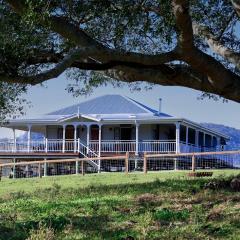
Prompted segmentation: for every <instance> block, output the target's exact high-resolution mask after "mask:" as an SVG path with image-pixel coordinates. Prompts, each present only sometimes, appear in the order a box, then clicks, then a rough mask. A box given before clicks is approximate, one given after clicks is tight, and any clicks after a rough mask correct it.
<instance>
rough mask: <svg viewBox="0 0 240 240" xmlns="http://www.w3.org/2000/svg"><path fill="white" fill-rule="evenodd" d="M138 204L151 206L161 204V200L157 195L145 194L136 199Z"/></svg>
mask: <svg viewBox="0 0 240 240" xmlns="http://www.w3.org/2000/svg"><path fill="white" fill-rule="evenodd" d="M135 201H136V202H137V203H138V204H151V203H156V202H159V201H160V199H159V197H158V196H157V195H155V194H151V193H144V194H141V195H138V196H136V197H135Z"/></svg>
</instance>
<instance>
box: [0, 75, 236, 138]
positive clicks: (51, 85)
mask: <svg viewBox="0 0 240 240" xmlns="http://www.w3.org/2000/svg"><path fill="white" fill-rule="evenodd" d="M67 83H68V81H67V79H66V78H65V76H64V75H62V76H60V77H58V78H56V79H53V80H49V81H48V82H47V83H46V84H45V86H34V87H31V88H30V89H29V91H28V93H27V95H26V98H27V100H28V101H31V107H30V108H27V109H26V116H25V117H28V116H36V115H42V114H45V113H48V112H51V111H54V110H57V109H60V108H63V107H67V106H70V105H73V104H76V103H79V102H82V101H86V100H88V99H91V98H94V97H98V96H101V95H105V94H122V95H125V96H128V97H131V98H133V99H135V100H137V101H139V102H141V103H144V104H145V105H147V106H149V107H152V108H154V109H158V105H159V101H158V99H159V98H162V112H165V113H168V114H170V115H173V116H176V117H184V118H187V119H189V120H192V121H195V122H211V123H218V124H224V125H226V126H230V127H235V128H238V129H240V104H238V103H235V102H232V101H228V102H227V103H223V102H222V101H213V100H209V99H204V100H199V99H198V97H199V96H200V95H201V92H199V91H195V90H192V89H187V88H183V87H164V86H154V87H153V89H152V90H147V91H146V90H142V91H140V92H131V91H130V89H129V88H128V87H127V86H126V87H123V88H113V87H111V86H107V87H101V88H98V89H95V90H94V92H93V94H91V95H90V96H87V97H85V96H80V97H77V98H74V97H73V96H72V95H71V94H69V93H68V92H67V91H66V90H65V88H66V86H67ZM19 134H21V133H20V132H18V135H19ZM4 137H9V138H12V137H13V134H12V131H11V130H9V129H6V128H0V138H4Z"/></svg>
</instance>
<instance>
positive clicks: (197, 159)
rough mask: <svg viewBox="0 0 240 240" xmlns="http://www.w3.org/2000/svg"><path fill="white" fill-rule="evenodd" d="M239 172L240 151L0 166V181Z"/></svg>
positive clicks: (48, 161)
mask: <svg viewBox="0 0 240 240" xmlns="http://www.w3.org/2000/svg"><path fill="white" fill-rule="evenodd" d="M201 169H204V170H209V169H211V170H213V169H240V151H226V152H201V153H180V154H146V153H145V154H144V155H142V156H135V155H129V153H128V152H127V153H126V154H125V155H119V156H111V157H92V158H75V159H64V160H44V161H42V160H41V161H28V162H27V161H25V162H13V163H3V164H0V179H1V178H2V177H9V178H30V177H42V176H54V175H67V174H82V175H84V174H87V173H97V172H125V173H129V172H136V171H138V172H143V173H147V172H149V171H164V170H168V171H170V170H173V171H174V170H175V171H176V170H188V171H196V170H201Z"/></svg>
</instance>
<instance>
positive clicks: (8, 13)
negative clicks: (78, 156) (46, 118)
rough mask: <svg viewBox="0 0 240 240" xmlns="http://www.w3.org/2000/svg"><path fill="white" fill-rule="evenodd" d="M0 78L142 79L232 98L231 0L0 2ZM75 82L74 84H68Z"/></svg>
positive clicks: (239, 8) (238, 66) (236, 45)
mask: <svg viewBox="0 0 240 240" xmlns="http://www.w3.org/2000/svg"><path fill="white" fill-rule="evenodd" d="M0 3H1V8H0V20H1V22H0V26H1V33H0V40H1V41H0V54H1V58H0V81H1V82H2V83H5V84H13V85H14V84H17V85H18V86H19V85H23V86H28V85H36V84H41V83H43V82H45V81H47V80H49V79H52V78H56V77H58V76H59V75H60V74H62V73H64V72H66V73H67V76H68V77H69V78H73V79H74V80H75V81H76V82H75V84H73V85H71V86H70V87H69V91H71V92H74V93H75V94H78V93H86V92H89V91H91V90H92V88H94V87H98V86H99V85H102V84H107V83H111V84H119V83H121V82H126V83H138V82H147V83H149V84H160V85H165V86H183V87H188V88H192V89H196V90H200V91H202V92H204V93H205V94H206V95H208V96H210V97H211V96H216V95H218V96H220V97H223V98H226V99H230V100H233V101H236V102H240V73H239V71H240V61H239V60H240V53H239V50H240V42H239V34H240V33H239V32H238V31H237V28H238V27H239V17H240V1H239V0H232V1H227V0H218V1H214V0H191V1H187V0H172V1H169V0H119V1H115V0H72V1H64V0H60V1H56V0H48V1H47V0H39V1H34V0H0ZM79 85H80V86H81V87H80V88H75V87H76V86H78V87H79Z"/></svg>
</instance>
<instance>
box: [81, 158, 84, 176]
mask: <svg viewBox="0 0 240 240" xmlns="http://www.w3.org/2000/svg"><path fill="white" fill-rule="evenodd" d="M81 170H82V176H84V161H83V160H82V161H81Z"/></svg>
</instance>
